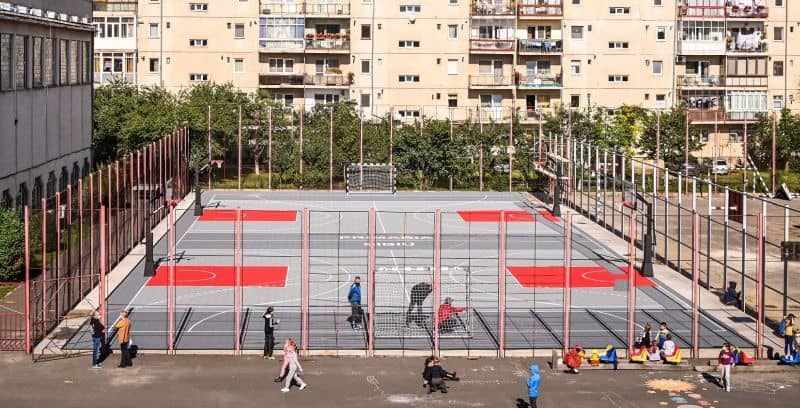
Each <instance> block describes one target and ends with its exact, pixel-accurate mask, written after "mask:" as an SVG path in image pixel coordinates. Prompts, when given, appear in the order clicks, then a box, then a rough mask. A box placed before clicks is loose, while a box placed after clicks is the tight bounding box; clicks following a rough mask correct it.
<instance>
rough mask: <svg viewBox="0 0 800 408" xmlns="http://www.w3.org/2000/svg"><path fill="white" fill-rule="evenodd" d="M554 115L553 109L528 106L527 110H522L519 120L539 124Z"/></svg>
mask: <svg viewBox="0 0 800 408" xmlns="http://www.w3.org/2000/svg"><path fill="white" fill-rule="evenodd" d="M552 114H553V109H552V108H550V107H543V108H534V107H533V106H526V107H525V109H520V110H519V114H518V118H519V120H521V121H528V122H531V121H533V122H539V121H542V120H545V119H547V117H548V115H552Z"/></svg>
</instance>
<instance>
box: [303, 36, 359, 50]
mask: <svg viewBox="0 0 800 408" xmlns="http://www.w3.org/2000/svg"><path fill="white" fill-rule="evenodd" d="M306 49H307V50H334V51H347V50H349V49H350V40H349V39H343V38H311V39H306Z"/></svg>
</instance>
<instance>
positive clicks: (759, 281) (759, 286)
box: [755, 212, 786, 358]
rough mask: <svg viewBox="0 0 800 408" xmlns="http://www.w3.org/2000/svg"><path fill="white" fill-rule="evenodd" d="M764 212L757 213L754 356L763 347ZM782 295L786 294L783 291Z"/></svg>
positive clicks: (757, 354)
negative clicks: (756, 318)
mask: <svg viewBox="0 0 800 408" xmlns="http://www.w3.org/2000/svg"><path fill="white" fill-rule="evenodd" d="M763 261H764V213H763V212H760V213H758V261H757V265H756V308H757V309H756V310H757V315H758V316H757V317H758V321H757V322H756V353H755V354H756V358H761V354H762V349H763V348H764V278H765V275H764V262H763ZM784 296H786V294H785V293H784Z"/></svg>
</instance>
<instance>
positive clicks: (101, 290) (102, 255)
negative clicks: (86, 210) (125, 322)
mask: <svg viewBox="0 0 800 408" xmlns="http://www.w3.org/2000/svg"><path fill="white" fill-rule="evenodd" d="M106 221H107V220H106V206H104V205H101V206H100V285H99V286H100V287H99V296H98V298H99V299H98V300H99V302H98V303H99V304H100V322H101V323H103V326H106V312H107V306H106V261H107V256H108V254H107V252H106V248H107V246H106V238H107V237H106Z"/></svg>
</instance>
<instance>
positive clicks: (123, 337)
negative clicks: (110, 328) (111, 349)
mask: <svg viewBox="0 0 800 408" xmlns="http://www.w3.org/2000/svg"><path fill="white" fill-rule="evenodd" d="M131 326H132V323H131V320H130V319H129V318H128V311H127V310H123V311H122V312H120V315H119V321H117V324H115V325H114V327H115V328H116V329H117V341H119V350H120V354H122V356H121V357H120V361H119V367H120V368H125V367H132V366H133V361H131V353H130V349H129V346H130V345H131V343H130V341H131Z"/></svg>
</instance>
